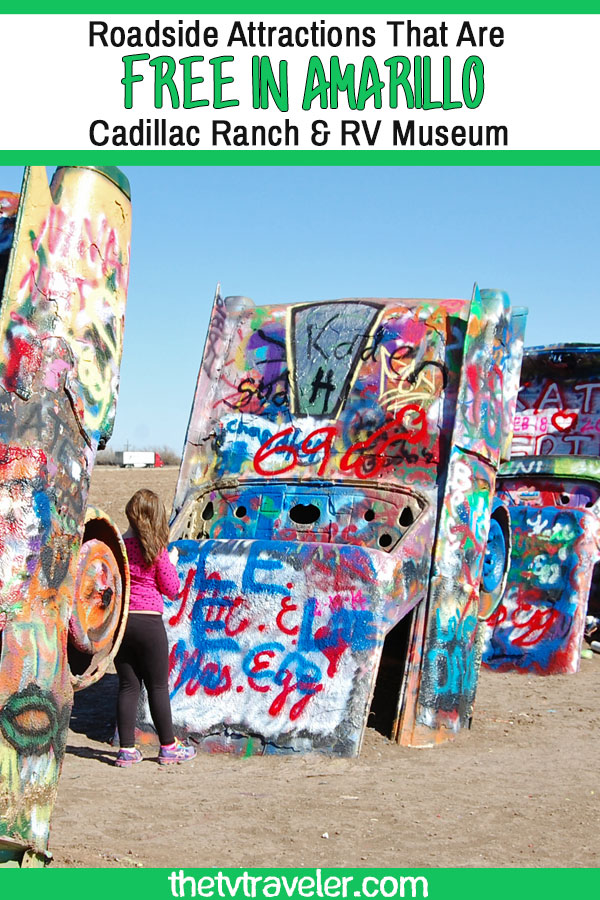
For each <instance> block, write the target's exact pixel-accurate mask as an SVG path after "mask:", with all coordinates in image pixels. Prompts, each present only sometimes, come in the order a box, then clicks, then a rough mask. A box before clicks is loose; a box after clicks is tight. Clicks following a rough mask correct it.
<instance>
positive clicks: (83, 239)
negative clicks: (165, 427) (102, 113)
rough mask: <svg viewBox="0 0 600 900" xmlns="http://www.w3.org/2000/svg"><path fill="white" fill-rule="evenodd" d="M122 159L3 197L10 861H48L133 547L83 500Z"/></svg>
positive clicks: (115, 629) (35, 176)
mask: <svg viewBox="0 0 600 900" xmlns="http://www.w3.org/2000/svg"><path fill="white" fill-rule="evenodd" d="M129 241H130V200H129V186H128V183H127V179H126V178H125V177H124V176H123V175H122V173H121V172H120V171H119V170H118V169H112V168H111V169H97V168H96V169H94V168H76V167H61V168H59V169H57V170H56V173H55V174H54V177H53V179H52V183H51V185H50V186H49V185H48V180H47V176H46V171H45V168H44V167H41V166H36V167H32V168H29V169H27V170H26V172H25V178H24V181H23V187H22V190H21V193H20V194H13V193H7V192H4V193H0V288H1V297H2V305H1V306H0V864H7V865H19V864H20V865H33V864H38V863H40V862H42V863H43V862H44V861H45V860H46V859H47V858H48V853H47V845H48V834H49V823H50V815H51V811H52V806H53V803H54V798H55V796H56V791H57V787H58V779H59V774H60V768H61V763H62V759H63V754H64V751H65V743H66V738H67V728H68V722H69V714H70V711H71V706H72V702H73V689H74V688H79V687H85V686H86V685H87V684H89V683H91V682H92V681H94V680H96V679H97V678H99V677H100V675H101V674H102V673H103V672H104V671H105V669H106V667H107V666H108V663H109V662H110V659H111V655H112V653H113V651H114V648H115V646H116V645H117V644H118V642H119V640H120V635H121V632H122V628H123V622H124V617H125V614H126V609H127V602H128V581H127V579H128V573H127V566H126V560H125V554H124V547H123V545H122V543H121V540H120V536H119V534H118V531H117V530H116V528H115V527H114V526H113V525H112V523H111V522H110V520H109V519H108V518H107V517H106V516H104V515H103V514H102V513H101V512H100V511H98V510H93V509H90V510H88V511H86V499H87V494H88V488H89V482H90V477H91V473H92V468H93V464H94V459H95V455H96V450H97V449H98V448H100V447H102V446H104V444H105V443H106V441H107V440H108V438H109V436H110V434H111V431H112V426H113V420H114V413H115V403H116V396H117V387H118V378H119V366H120V359H121V351H122V340H123V326H124V312H125V300H126V293H127V281H128V274H129Z"/></svg>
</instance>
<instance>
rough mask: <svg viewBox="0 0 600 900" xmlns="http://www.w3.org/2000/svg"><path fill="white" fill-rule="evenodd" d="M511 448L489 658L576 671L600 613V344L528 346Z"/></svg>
mask: <svg viewBox="0 0 600 900" xmlns="http://www.w3.org/2000/svg"><path fill="white" fill-rule="evenodd" d="M511 456H512V458H511V460H510V462H508V463H507V464H505V465H503V466H502V468H501V470H500V475H501V477H499V479H498V498H499V499H500V500H502V502H503V503H504V504H505V505H506V506H507V508H508V510H509V513H510V520H511V526H512V563H511V566H510V570H509V574H508V579H507V584H506V589H505V592H504V596H503V598H502V602H501V603H500V605H499V606H498V607H497V609H496V610H495V612H494V613H493V615H492V616H491V617H490V618H489V619H488V629H487V633H486V638H485V647H484V655H483V658H484V663H485V665H486V666H488V667H489V668H492V669H499V670H500V671H508V670H511V669H514V670H516V671H521V672H527V673H531V674H538V675H551V674H567V673H573V672H577V670H578V668H579V660H580V657H581V647H582V642H583V636H584V630H585V620H586V613H589V614H590V617H591V618H592V619H594V618H597V617H599V616H600V606H599V602H600V594H599V593H598V587H599V585H598V564H599V563H600V346H598V345H595V346H593V345H576V344H564V345H557V346H551V347H534V348H531V349H527V350H526V351H525V354H524V359H523V369H522V375H521V387H520V389H519V395H518V400H517V410H516V414H515V422H514V440H513V446H512V454H511Z"/></svg>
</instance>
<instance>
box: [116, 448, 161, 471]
mask: <svg viewBox="0 0 600 900" xmlns="http://www.w3.org/2000/svg"><path fill="white" fill-rule="evenodd" d="M115 457H116V460H117V465H119V466H121V468H122V469H159V468H160V467H161V466H164V462H163V461H162V459H161V458H160V456H159V455H158V453H155V452H154V451H153V450H117V451H116V453H115Z"/></svg>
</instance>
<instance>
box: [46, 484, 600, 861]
mask: <svg viewBox="0 0 600 900" xmlns="http://www.w3.org/2000/svg"><path fill="white" fill-rule="evenodd" d="M176 478H177V470H176V469H172V468H167V469H163V470H156V471H153V470H147V471H139V472H136V471H123V470H114V469H108V468H98V469H97V470H96V473H95V474H94V481H93V484H92V492H91V497H90V500H91V502H92V503H96V504H98V505H102V507H103V508H104V509H105V511H106V512H108V513H110V514H111V515H112V516H113V518H114V519H115V520H116V521H117V523H118V524H119V525H121V526H125V524H126V520H125V518H124V514H123V508H124V505H125V502H126V500H127V499H128V497H129V496H130V495H131V493H133V491H134V490H137V489H138V488H139V487H145V486H148V487H152V488H153V489H154V490H156V491H157V492H158V493H160V494H161V496H162V497H163V498H164V500H165V503H166V504H167V507H170V503H171V498H172V495H173V491H174V487H175V482H176ZM599 676H600V656H595V657H594V658H593V659H591V660H582V663H581V671H580V673H579V674H578V675H576V676H559V677H554V678H529V677H527V676H519V675H498V674H492V673H489V672H484V673H483V674H482V677H481V680H480V685H479V690H478V695H477V707H476V712H475V718H474V722H473V728H472V729H471V731H470V732H468V733H463V734H461V735H460V736H459V738H458V739H457V740H456V741H454V742H452V743H448V744H445V745H443V746H440V747H438V748H436V749H434V750H410V749H405V748H402V747H399V746H397V745H396V744H393V743H391V742H390V741H388V740H386V739H385V738H384V737H382V736H381V735H380V734H378V733H377V732H375V731H374V730H372V729H368V730H367V735H366V739H365V743H364V747H363V751H362V754H361V756H360V758H359V759H352V760H347V759H338V758H327V757H322V756H316V755H312V756H305V757H300V758H289V757H281V758H278V757H267V758H250V759H241V758H233V757H229V756H201V757H198V758H197V759H196V760H194V761H193V762H192V763H188V764H186V765H185V766H177V767H172V768H161V767H159V766H158V764H157V762H156V758H155V756H152V751H151V750H146V751H144V752H145V753H147V754H148V758H147V759H146V760H145V761H144V762H143V763H142V764H141V765H139V766H136V767H134V768H132V769H117V768H115V767H114V766H113V765H112V763H113V760H114V757H115V755H116V750H115V749H113V748H112V747H111V746H110V744H109V743H108V739H109V738H110V736H111V735H112V733H113V730H114V704H115V696H116V676H114V675H107V676H105V678H104V679H103V680H102V681H101V682H100V683H99V684H98V685H95V686H93V687H92V688H89V689H88V690H87V691H83V692H81V693H80V694H78V695H77V697H76V703H75V708H74V711H73V717H72V720H71V730H70V733H69V740H68V746H67V753H66V758H65V763H64V768H63V774H62V778H61V782H60V789H59V796H58V802H57V805H56V808H55V812H54V817H53V828H52V834H51V842H50V844H51V850H52V852H53V854H54V860H55V862H54V865H56V866H59V867H69V866H77V867H79V866H96V867H98V866H100V867H103V866H110V867H128V868H130V867H141V866H144V867H146V866H148V867H150V866H165V867H169V868H171V867H172V868H179V867H205V866H219V867H224V866H292V867H296V866H322V867H324V866H369V867H370V866H401V867H409V866H410V867H420V866H545V867H546V866H547V867H550V866H597V865H598V861H599V855H600V852H599V842H598V834H599V833H600V829H599V825H600V822H599V815H598V809H599V800H600V784H599V781H600V779H599V776H598V772H599V754H598V734H599V732H598V725H599V722H600V715H599V713H598V694H599V691H598V685H599Z"/></svg>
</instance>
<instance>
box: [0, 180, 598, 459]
mask: <svg viewBox="0 0 600 900" xmlns="http://www.w3.org/2000/svg"><path fill="white" fill-rule="evenodd" d="M122 169H123V171H124V172H125V174H126V175H127V176H128V178H129V180H130V183H131V190H132V203H133V235H132V259H131V279H130V285H129V298H128V303H127V315H126V328H125V349H124V356H123V365H122V369H121V393H120V398H119V406H118V409H117V419H116V426H115V431H114V435H113V438H112V440H111V444H110V446H111V448H112V449H114V450H119V449H122V448H123V447H125V445H126V444H127V443H128V444H129V446H130V447H131V448H132V449H133V448H135V449H143V448H152V449H155V448H156V449H159V448H161V447H163V446H169V447H171V448H172V449H174V450H177V451H180V450H181V448H182V446H183V441H184V437H185V430H186V427H187V421H188V417H189V412H190V406H191V402H192V397H193V392H194V387H195V383H196V376H197V371H198V366H199V363H200V357H201V353H202V348H203V345H204V338H205V334H206V328H207V323H208V316H209V312H210V307H211V303H212V298H213V295H214V291H215V286H216V284H217V282H218V281H220V282H221V285H222V291H223V294H224V295H227V294H244V295H246V296H248V297H251V298H252V299H253V300H254V301H255V302H256V303H275V302H279V301H292V300H295V301H313V300H325V299H333V298H337V297H469V296H470V295H471V290H472V287H473V283H474V282H475V281H477V282H478V283H479V285H480V286H481V287H486V288H502V289H503V290H506V291H507V292H508V293H509V295H510V297H511V301H512V303H513V304H514V305H515V306H527V307H528V308H529V320H528V325H527V333H526V344H527V345H529V346H531V345H535V344H544V343H559V342H563V341H585V342H600V288H599V272H598V259H599V258H600V254H599V247H600V212H599V205H600V203H599V201H600V171H599V170H598V169H596V168H546V167H544V168H520V167H503V168H499V167H494V168H485V167H478V168H468V167H447V168H430V167H427V168H416V167H415V168H413V167H395V168H383V167H360V168H355V167H347V168H334V167H323V168H319V167H310V168H300V167H298V168H295V167H292V168H285V167H273V168H247V167H240V168H235V167H223V168H220V167H206V168H202V167H197V168H184V167H162V168H153V167H135V166H122ZM21 177H22V169H19V168H16V167H4V168H2V167H0V188H3V189H5V190H16V191H18V190H19V188H20V183H21Z"/></svg>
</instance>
